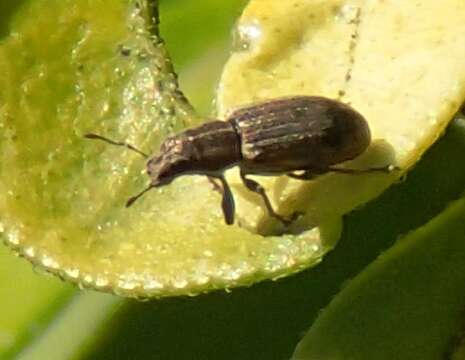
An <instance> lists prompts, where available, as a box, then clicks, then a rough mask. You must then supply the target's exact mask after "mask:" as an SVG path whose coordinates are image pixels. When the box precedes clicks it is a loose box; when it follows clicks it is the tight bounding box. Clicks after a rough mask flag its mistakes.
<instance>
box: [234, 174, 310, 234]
mask: <svg viewBox="0 0 465 360" xmlns="http://www.w3.org/2000/svg"><path fill="white" fill-rule="evenodd" d="M240 176H241V179H242V182H243V183H244V185H245V187H246V188H247V189H249V190H250V191H253V192H255V193H257V194H258V195H260V196H261V197H262V199H263V201H264V202H265V207H266V209H267V210H268V213H269V214H270V216H272V217H274V218H275V219H278V220H279V221H281V222H282V223H283V224H284V225H286V226H289V225H290V224H291V223H292V222H294V221H295V220H296V219H297V217H299V215H301V213H299V212H295V213H293V214H292V215H291V216H290V217H289V218H286V217H284V216H281V215H279V214H278V213H276V212H275V211H274V209H273V206H272V205H271V201H270V199H269V198H268V195H266V191H265V189H264V188H263V186H261V185H260V184H259V183H258V182H256V181H254V180H252V179H248V178H247V177H246V174H244V172H242V170H241V171H240Z"/></svg>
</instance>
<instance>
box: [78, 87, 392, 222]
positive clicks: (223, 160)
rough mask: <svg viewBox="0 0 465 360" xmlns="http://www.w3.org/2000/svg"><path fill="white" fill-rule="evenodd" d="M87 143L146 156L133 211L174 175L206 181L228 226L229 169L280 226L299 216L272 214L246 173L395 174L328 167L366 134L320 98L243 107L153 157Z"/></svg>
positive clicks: (356, 148)
mask: <svg viewBox="0 0 465 360" xmlns="http://www.w3.org/2000/svg"><path fill="white" fill-rule="evenodd" d="M85 137H86V138H89V139H99V140H103V141H106V142H108V143H110V144H113V145H118V146H124V147H126V148H128V149H130V150H133V151H135V152H137V153H139V154H141V155H143V156H144V157H146V158H149V160H148V162H147V174H148V175H149V177H150V178H151V182H150V184H149V186H148V187H147V188H146V189H145V190H143V191H142V192H141V193H139V194H138V195H136V196H134V197H132V198H130V199H129V201H128V202H127V204H126V206H131V205H132V204H133V203H134V202H135V201H136V200H137V199H138V198H139V197H140V196H142V195H143V194H144V193H146V192H147V191H148V190H150V189H152V188H155V187H161V186H164V185H167V184H169V183H171V182H172V181H173V180H174V179H175V178H177V177H178V176H182V175H192V174H195V175H206V176H207V177H208V178H209V180H210V181H211V182H212V183H213V185H214V187H215V189H216V190H218V191H220V192H221V193H222V197H223V198H222V208H223V213H224V218H225V221H226V223H227V224H233V223H234V212H235V209H234V198H233V195H232V192H231V189H230V187H229V185H228V183H227V181H226V179H225V177H224V171H225V170H227V169H229V168H231V167H233V166H238V167H239V169H240V177H241V179H242V182H243V183H244V185H245V186H246V187H247V188H248V189H249V190H251V191H253V192H256V193H258V194H259V195H260V196H261V197H262V198H263V201H264V203H265V206H266V208H267V211H268V213H269V214H270V216H272V217H274V218H276V219H278V220H279V221H281V222H282V223H284V224H285V225H289V224H290V223H291V222H292V221H294V220H295V219H296V217H297V215H298V214H297V213H294V214H292V215H291V216H289V217H285V216H282V215H279V214H277V213H276V212H275V211H274V209H273V207H272V205H271V202H270V200H269V198H268V196H267V194H266V192H265V189H264V188H263V187H262V186H261V185H260V184H259V183H257V182H256V181H255V180H252V179H250V178H248V177H247V175H249V174H256V175H268V176H276V175H282V174H286V175H287V176H289V177H292V178H294V179H300V180H310V179H313V178H315V177H316V176H318V175H321V174H324V173H327V172H341V173H347V174H358V173H366V172H373V171H380V172H390V171H392V170H393V169H394V168H395V167H393V166H392V165H389V166H384V167H379V168H369V169H363V170H357V169H346V168H337V167H334V165H336V164H340V163H342V162H344V161H347V160H351V159H354V158H355V157H357V156H358V155H360V154H361V153H363V152H364V151H365V150H366V149H367V147H368V145H369V144H370V142H371V135H370V129H369V127H368V123H367V122H366V120H365V119H364V117H363V116H362V115H361V114H360V113H358V112H357V111H356V110H354V109H353V108H351V107H350V106H349V105H346V104H344V103H342V102H340V101H337V100H333V99H328V98H324V97H320V96H295V97H286V98H279V99H271V100H268V101H264V102H260V103H256V104H253V105H250V106H245V107H243V108H240V109H238V110H236V111H234V112H233V113H231V115H229V116H228V118H227V119H226V120H225V121H220V120H216V121H210V122H206V123H204V124H202V125H200V126H198V127H195V128H192V129H187V130H184V131H182V132H180V133H178V134H176V135H174V136H171V137H169V138H167V139H166V140H165V141H164V142H163V143H162V145H161V147H160V152H159V154H157V155H155V156H153V157H149V156H148V155H147V154H145V153H144V152H142V151H140V150H138V149H137V148H136V147H134V146H132V145H130V144H128V143H125V142H116V141H113V140H110V139H107V138H105V137H103V136H100V135H96V134H87V135H86V136H85ZM295 171H302V172H301V173H295ZM215 180H219V181H220V183H221V186H220V185H219V184H217V183H216V181H215Z"/></svg>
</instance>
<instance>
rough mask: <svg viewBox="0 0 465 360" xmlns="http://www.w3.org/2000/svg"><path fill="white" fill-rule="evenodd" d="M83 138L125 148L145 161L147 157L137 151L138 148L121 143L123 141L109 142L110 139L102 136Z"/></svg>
mask: <svg viewBox="0 0 465 360" xmlns="http://www.w3.org/2000/svg"><path fill="white" fill-rule="evenodd" d="M84 137H85V138H86V139H91V140H102V141H105V142H106V143H108V144H110V145H115V146H122V147H125V148H126V149H129V150H132V151H134V152H136V153H138V154H139V155H142V156H143V157H145V158H146V159H147V158H148V157H149V156H148V154H146V153H144V152H143V151H141V150H139V149H138V148H136V147H135V146H133V145H131V144H128V143H126V142H123V141H114V140H111V139H108V138H106V137H104V136H101V135H97V134H92V133H90V134H85V135H84Z"/></svg>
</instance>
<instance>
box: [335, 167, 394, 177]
mask: <svg viewBox="0 0 465 360" xmlns="http://www.w3.org/2000/svg"><path fill="white" fill-rule="evenodd" d="M396 170H400V168H399V167H397V166H394V165H386V166H381V167H372V168H368V169H342V168H338V167H328V168H327V171H331V172H337V173H341V174H354V175H356V174H366V173H371V172H382V173H386V174H390V173H391V172H393V171H396Z"/></svg>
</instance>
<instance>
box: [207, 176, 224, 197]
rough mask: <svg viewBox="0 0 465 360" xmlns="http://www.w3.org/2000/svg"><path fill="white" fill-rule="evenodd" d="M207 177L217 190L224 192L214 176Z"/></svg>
mask: <svg viewBox="0 0 465 360" xmlns="http://www.w3.org/2000/svg"><path fill="white" fill-rule="evenodd" d="M207 179H208V181H209V182H210V184H212V186H213V190H214V191H217V192H219V193H220V194H223V188H222V187H221V186H220V185H218V183H217V182H216V181H215V178H214V177H211V176H207Z"/></svg>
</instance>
